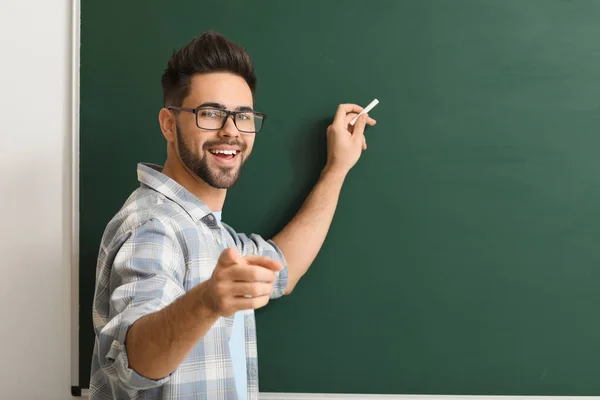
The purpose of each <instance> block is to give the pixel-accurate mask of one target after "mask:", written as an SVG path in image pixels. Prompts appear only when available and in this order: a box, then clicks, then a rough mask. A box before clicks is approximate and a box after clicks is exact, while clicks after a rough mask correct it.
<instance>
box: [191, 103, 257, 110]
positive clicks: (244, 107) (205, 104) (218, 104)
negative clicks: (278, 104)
mask: <svg viewBox="0 0 600 400" xmlns="http://www.w3.org/2000/svg"><path fill="white" fill-rule="evenodd" d="M198 107H214V108H220V109H223V110H226V109H227V107H225V104H221V103H211V102H206V103H202V104H200V105H199V106H198ZM235 111H254V109H253V108H252V107H248V106H240V107H237V108H236V109H235Z"/></svg>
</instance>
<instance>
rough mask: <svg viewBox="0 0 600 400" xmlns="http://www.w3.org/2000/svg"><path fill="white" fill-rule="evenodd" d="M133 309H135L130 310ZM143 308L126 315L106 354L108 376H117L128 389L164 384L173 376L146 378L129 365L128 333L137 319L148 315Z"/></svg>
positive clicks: (143, 388) (149, 387)
mask: <svg viewBox="0 0 600 400" xmlns="http://www.w3.org/2000/svg"><path fill="white" fill-rule="evenodd" d="M130 311H133V310H130ZM125 312H127V311H125ZM147 314H148V313H144V312H143V311H142V310H136V312H135V313H133V314H129V315H127V316H125V317H124V318H123V319H122V320H121V323H120V327H119V334H118V337H117V338H116V339H114V340H113V341H112V343H111V346H110V350H109V351H108V353H107V354H106V362H107V364H106V365H105V367H104V369H105V371H106V373H107V375H108V376H115V377H117V378H118V381H119V383H120V384H121V385H123V386H124V387H125V388H127V389H134V390H147V389H151V388H155V387H159V386H162V385H163V384H164V383H165V382H167V381H168V380H169V379H170V378H171V375H172V373H171V374H169V375H168V376H166V377H164V378H161V379H157V380H156V379H149V378H146V377H144V376H142V375H140V374H138V373H137V372H135V371H134V370H133V369H131V368H130V367H129V357H128V355H127V347H126V346H125V339H126V338H127V333H128V332H129V329H130V328H131V326H132V325H133V323H134V322H135V321H137V320H138V319H140V318H141V317H143V316H145V315H147Z"/></svg>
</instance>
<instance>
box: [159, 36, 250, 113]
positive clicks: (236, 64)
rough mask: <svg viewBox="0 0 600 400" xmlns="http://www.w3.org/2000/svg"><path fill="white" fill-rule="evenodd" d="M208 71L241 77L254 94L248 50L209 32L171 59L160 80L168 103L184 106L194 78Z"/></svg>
mask: <svg viewBox="0 0 600 400" xmlns="http://www.w3.org/2000/svg"><path fill="white" fill-rule="evenodd" d="M208 72H230V73H232V74H236V75H239V76H241V77H242V78H244V80H245V81H246V83H247V84H248V86H250V90H251V91H252V95H253V96H254V92H255V91H256V76H255V75H254V67H253V66H252V60H251V58H250V55H249V54H248V52H247V51H246V49H244V48H243V47H242V46H240V45H238V44H235V43H233V42H232V41H230V40H227V39H226V38H225V37H223V35H221V34H219V33H217V32H213V31H209V32H206V33H204V34H203V35H202V36H198V37H195V38H194V39H193V40H192V41H191V42H190V43H188V44H187V45H186V46H185V47H182V48H181V49H179V50H177V51H176V52H174V53H173V55H172V56H171V58H170V59H169V64H168V65H167V69H165V71H164V72H163V75H162V79H161V81H162V89H163V101H164V104H165V106H181V104H182V103H183V100H184V99H185V98H186V97H187V95H188V94H189V93H190V86H191V81H192V77H193V76H194V75H196V74H202V73H208Z"/></svg>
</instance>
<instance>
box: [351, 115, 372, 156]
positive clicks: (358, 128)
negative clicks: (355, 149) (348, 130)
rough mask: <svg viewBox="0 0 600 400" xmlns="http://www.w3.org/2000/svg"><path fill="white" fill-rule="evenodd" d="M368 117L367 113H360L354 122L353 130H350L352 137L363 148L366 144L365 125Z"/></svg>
mask: <svg viewBox="0 0 600 400" xmlns="http://www.w3.org/2000/svg"><path fill="white" fill-rule="evenodd" d="M368 119H369V116H368V115H367V114H363V115H361V116H360V117H359V118H358V120H357V121H356V123H355V124H354V130H353V131H352V139H353V140H356V141H360V142H361V144H362V146H363V149H364V148H365V146H366V141H365V126H366V124H367V120H368Z"/></svg>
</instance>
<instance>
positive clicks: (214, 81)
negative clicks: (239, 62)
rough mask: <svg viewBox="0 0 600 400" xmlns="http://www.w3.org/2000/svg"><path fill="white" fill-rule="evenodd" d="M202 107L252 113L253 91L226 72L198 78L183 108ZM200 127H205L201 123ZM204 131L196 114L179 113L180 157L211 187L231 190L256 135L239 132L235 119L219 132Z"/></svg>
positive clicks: (203, 75) (196, 77) (198, 76)
mask: <svg viewBox="0 0 600 400" xmlns="http://www.w3.org/2000/svg"><path fill="white" fill-rule="evenodd" d="M199 106H203V107H204V106H208V107H214V108H221V109H226V110H230V111H235V110H252V109H253V108H252V107H253V100H252V92H251V90H250V87H249V86H248V84H247V83H246V81H245V80H244V79H243V78H241V77H240V76H237V75H233V74H230V73H227V72H217V73H209V74H200V75H196V76H194V78H193V79H192V84H191V90H190V94H189V95H188V96H187V97H186V99H185V100H184V102H183V104H182V107H187V108H196V107H199ZM204 115H208V116H210V115H214V113H213V114H204ZM200 125H201V126H202V128H204V127H205V126H203V124H202V122H200ZM211 127H212V126H211ZM202 128H199V127H198V126H197V125H196V116H195V115H194V114H192V113H188V112H181V113H178V118H177V152H178V154H179V157H180V159H181V161H182V162H183V164H184V165H185V166H186V167H187V168H189V170H190V171H192V172H193V173H194V174H196V175H197V176H198V177H199V178H200V179H202V180H203V181H205V182H206V183H208V184H209V185H210V186H212V187H214V188H217V189H228V188H230V187H231V186H233V184H234V183H235V182H236V181H237V179H238V177H239V175H240V170H241V168H242V165H243V164H244V162H245V161H246V160H247V159H248V156H249V155H250V153H251V151H252V146H253V145H254V137H255V134H254V133H242V132H240V131H239V130H238V129H237V128H236V126H235V124H234V121H233V117H232V116H229V117H228V118H227V121H226V122H225V125H224V126H223V128H222V129H220V130H207V129H202Z"/></svg>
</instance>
